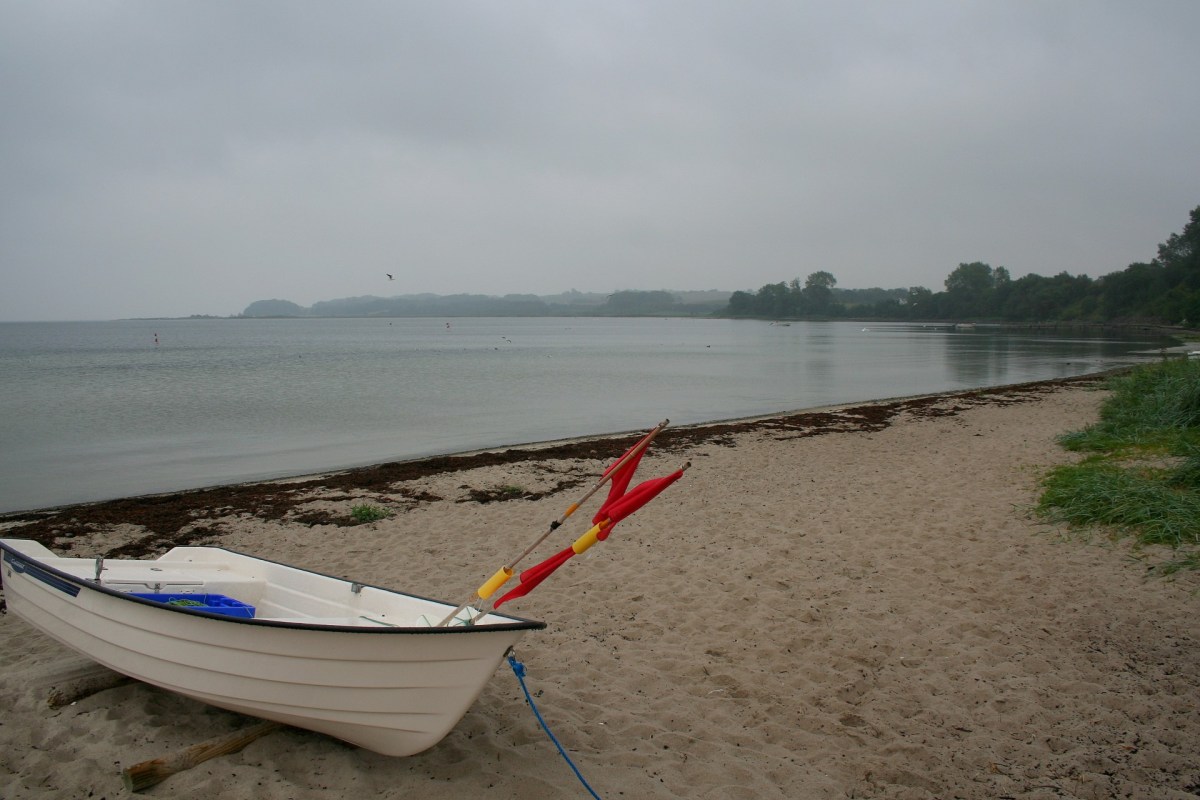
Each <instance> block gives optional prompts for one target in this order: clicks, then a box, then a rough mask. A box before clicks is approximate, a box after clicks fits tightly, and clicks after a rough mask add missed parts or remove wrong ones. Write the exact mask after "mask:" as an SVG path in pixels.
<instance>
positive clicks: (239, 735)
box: [121, 722, 283, 792]
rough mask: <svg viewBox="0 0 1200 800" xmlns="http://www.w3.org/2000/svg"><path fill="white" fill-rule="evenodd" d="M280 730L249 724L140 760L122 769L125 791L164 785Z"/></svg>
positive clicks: (269, 724)
mask: <svg viewBox="0 0 1200 800" xmlns="http://www.w3.org/2000/svg"><path fill="white" fill-rule="evenodd" d="M282 727H283V726H282V725H281V724H280V723H278V722H260V723H259V724H257V725H252V726H250V727H249V728H243V729H242V730H239V731H234V732H233V733H227V734H225V735H224V736H216V737H214V738H212V739H209V740H208V741H206V742H201V743H200V744H194V745H192V746H191V747H185V748H184V749H182V750H179V751H178V752H175V753H171V754H170V755H166V756H163V757H162V758H155V759H151V760H150V761H143V762H141V763H140V764H134V765H133V766H132V767H126V768H125V769H123V770H121V779H122V780H124V781H125V788H126V789H128V790H129V791H131V792H141V791H144V790H145V789H149V788H150V787H151V786H154V785H156V784H159V783H161V782H163V781H164V780H166V779H167V778H169V777H171V776H172V775H174V774H175V773H177V772H183V771H184V770H188V769H191V768H192V767H194V766H196V765H197V764H202V763H203V762H205V761H208V760H209V759H210V758H216V757H217V756H225V755H229V754H230V753H236V752H237V751H238V750H241V749H242V748H243V747H245V746H246V745H248V744H250V743H251V742H253V741H254V740H255V739H258V738H259V737H261V736H266V735H267V734H268V733H272V732H273V731H277V730H279V729H280V728H282Z"/></svg>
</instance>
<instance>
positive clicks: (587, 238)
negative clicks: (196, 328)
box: [0, 0, 1200, 320]
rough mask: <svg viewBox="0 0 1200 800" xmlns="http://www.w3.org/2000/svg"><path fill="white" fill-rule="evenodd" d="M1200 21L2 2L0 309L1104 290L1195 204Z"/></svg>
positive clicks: (1073, 3)
mask: <svg viewBox="0 0 1200 800" xmlns="http://www.w3.org/2000/svg"><path fill="white" fill-rule="evenodd" d="M1197 30H1200V2H1194V0H1174V1H1170V0H1139V1H1138V2H1128V0H1114V1H1113V2H1105V1H1104V0H983V1H981V2H969V1H968V0H906V1H905V2H892V0H880V1H879V2H840V1H839V2H835V1H834V0H829V2H805V1H803V0H778V1H775V0H736V1H735V0H729V1H728V2H711V1H709V0H679V1H678V2H658V1H656V0H631V1H630V2H624V1H623V0H596V1H595V2H571V1H570V0H565V1H564V0H554V1H551V0H544V1H542V2H524V1H520V0H517V1H514V0H506V1H505V2H498V1H496V0H487V1H483V2H433V1H432V0H431V1H430V2H420V3H418V2H397V1H395V0H389V2H354V3H333V2H305V1H304V0H296V1H287V2H284V1H280V2H257V1H256V0H237V1H235V0H205V1H204V2H199V1H189V0H180V1H178V2H169V1H167V0H146V1H145V2H102V1H101V0H80V1H79V2H58V1H56V0H28V1H27V2H18V1H17V0H0V277H2V287H0V319H2V320H23V319H50V320H54V319H110V318H120V317H134V316H184V315H189V314H217V315H227V314H236V313H239V312H241V311H242V310H243V309H244V308H245V307H246V306H247V305H248V304H249V303H250V302H252V301H254V300H259V299H268V298H283V299H287V300H292V301H294V302H297V303H300V304H301V305H310V304H311V303H313V302H315V301H318V300H328V299H333V298H339V297H350V296H358V295H367V294H375V295H382V296H391V295H396V294H408V293H415V292H436V293H439V294H453V293H459V292H475V293H484V294H508V293H535V294H550V293H556V292H560V291H565V290H568V289H579V290H581V291H597V292H606V293H607V292H612V291H615V290H621V289H664V288H665V289H725V290H734V289H744V290H757V289H758V288H759V287H760V286H762V285H763V284H766V283H774V282H777V281H785V280H790V279H792V278H795V277H799V278H800V279H801V280H802V281H803V279H804V277H805V276H807V275H808V274H810V273H812V272H815V271H817V270H827V271H829V272H831V273H832V274H833V275H834V276H835V277H836V278H837V280H838V285H839V286H841V287H845V288H865V287H870V286H882V287H885V288H893V287H907V286H917V285H920V286H926V287H929V288H931V289H934V290H941V289H942V288H943V281H944V280H945V278H946V276H947V275H948V274H949V273H950V272H951V271H952V270H953V269H954V268H955V267H956V266H957V265H958V264H959V263H960V262H966V261H985V262H987V263H989V264H991V265H992V266H1005V267H1007V268H1008V269H1009V271H1010V272H1011V273H1012V275H1013V277H1014V278H1017V277H1021V276H1023V275H1025V274H1028V273H1031V272H1032V273H1037V274H1040V275H1053V274H1056V273H1058V272H1062V271H1064V270H1066V271H1067V272H1070V273H1072V274H1079V273H1086V274H1088V275H1091V276H1099V275H1103V274H1106V273H1109V272H1115V271H1118V270H1121V269H1124V268H1125V267H1126V266H1127V265H1128V264H1130V263H1132V262H1135V261H1148V260H1150V259H1151V258H1153V257H1154V255H1155V252H1156V246H1157V245H1158V243H1160V242H1162V241H1163V240H1165V239H1166V238H1167V237H1168V236H1169V235H1170V234H1171V233H1174V232H1178V231H1179V230H1181V229H1182V228H1183V225H1184V224H1185V223H1186V221H1187V217H1188V212H1189V211H1190V210H1191V209H1192V208H1193V207H1195V206H1196V205H1200V146H1197V141H1200V140H1198V138H1197V137H1198V135H1200V134H1198V133H1197V132H1198V131H1200V95H1198V94H1197V90H1196V84H1195V81H1196V76H1197V75H1200V48H1197V47H1196V41H1195V33H1196V31H1197ZM386 272H390V273H392V274H394V275H395V276H396V280H395V281H394V282H389V281H388V280H387V278H386V277H385V276H384V273H386Z"/></svg>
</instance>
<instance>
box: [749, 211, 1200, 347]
mask: <svg viewBox="0 0 1200 800" xmlns="http://www.w3.org/2000/svg"><path fill="white" fill-rule="evenodd" d="M836 284H837V280H836V279H835V278H834V276H833V275H831V274H830V273H828V272H814V273H812V274H811V275H809V276H808V279H807V280H806V281H805V282H804V283H803V284H801V283H800V281H799V279H796V280H793V281H791V282H789V283H773V284H768V285H766V286H763V287H762V288H761V289H759V290H758V291H757V292H755V293H750V292H734V293H733V295H732V296H731V297H730V298H729V305H728V307H727V308H726V314H727V315H728V316H731V317H755V318H764V319H797V318H805V317H808V318H813V317H816V318H829V317H854V318H856V319H864V318H875V319H897V320H904V319H912V320H981V321H982V320H994V321H1002V322H1109V323H1111V322H1134V321H1136V322H1143V323H1151V324H1162V325H1180V326H1183V327H1197V326H1200V206H1197V207H1196V208H1194V209H1192V212H1191V217H1190V221H1189V222H1188V224H1187V225H1185V226H1184V229H1183V232H1182V233H1177V234H1171V236H1170V238H1168V239H1167V241H1166V242H1164V243H1163V244H1161V245H1159V247H1158V257H1157V258H1155V259H1154V260H1153V261H1150V262H1148V263H1136V264H1130V265H1129V266H1128V267H1126V268H1125V269H1124V270H1122V271H1121V272H1114V273H1111V274H1109V275H1104V276H1102V277H1100V278H1096V279H1092V278H1090V277H1088V276H1087V275H1069V274H1068V273H1066V272H1060V273H1059V274H1058V275H1055V276H1054V277H1051V278H1046V277H1042V276H1041V275H1026V276H1025V277H1023V278H1017V279H1016V280H1013V278H1012V276H1010V275H1009V273H1008V270H1007V269H1005V268H1004V267H995V268H993V267H991V266H989V265H988V264H984V263H982V262H979V261H976V262H972V263H970V264H959V265H958V267H957V268H956V269H955V270H954V271H953V272H951V273H950V275H949V277H947V278H946V282H945V285H946V288H945V291H942V292H934V291H931V290H929V289H926V288H925V287H923V286H914V287H912V288H910V289H907V290H904V289H899V290H890V291H886V292H885V294H887V295H888V296H886V297H882V298H880V299H877V300H870V301H865V302H864V301H863V300H864V297H863V295H862V294H861V292H862V291H863V290H856V291H850V292H845V291H843V290H839V289H836V288H834V287H835V285H836ZM867 291H870V290H867ZM877 291H885V290H877Z"/></svg>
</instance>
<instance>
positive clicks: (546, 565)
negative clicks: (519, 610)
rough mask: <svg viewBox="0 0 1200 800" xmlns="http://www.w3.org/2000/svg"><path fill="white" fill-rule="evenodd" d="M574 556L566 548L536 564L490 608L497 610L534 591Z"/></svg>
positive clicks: (570, 549) (572, 552) (570, 550)
mask: <svg viewBox="0 0 1200 800" xmlns="http://www.w3.org/2000/svg"><path fill="white" fill-rule="evenodd" d="M573 555H575V550H574V549H572V548H570V547H568V548H567V549H566V550H563V551H562V552H561V553H555V554H554V555H552V556H550V557H549V558H547V559H546V560H545V561H543V562H542V563H540V564H536V565H534V566H532V567H530V568H529V569H527V570H525V571H524V572H522V573H521V582H520V583H519V584H517V585H516V586H515V587H513V589H512V590H511V591H510V592H509V593H508V594H506V595H504V596H503V597H501V598H500V599H499V600H497V601H496V602H495V603H493V604H492V608H499V607H500V604H501V603H507V602H508V601H509V600H512V599H513V598H514V597H524V596H525V595H527V594H529V593H530V592H532V591H533V590H534V588H535V587H536V586H537V585H538V584H539V583H541V582H542V581H544V580H546V578H548V577H550V573H551V572H554V570H556V569H558V568H559V567H561V566H562V565H563V564H564V563H565V562H566V561H567V559H568V558H570V557H571V556H573Z"/></svg>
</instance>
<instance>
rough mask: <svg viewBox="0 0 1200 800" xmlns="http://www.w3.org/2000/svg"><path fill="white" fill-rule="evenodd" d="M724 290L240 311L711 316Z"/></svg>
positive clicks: (374, 301)
mask: <svg viewBox="0 0 1200 800" xmlns="http://www.w3.org/2000/svg"><path fill="white" fill-rule="evenodd" d="M729 296H730V292H721V291H701V292H669V291H649V292H646V291H624V292H615V293H613V294H609V295H604V294H592V293H585V292H577V291H571V292H566V293H564V294H559V295H546V296H541V297H539V296H538V295H532V294H509V295H504V296H503V297H494V296H491V295H482V294H454V295H436V294H417V295H402V296H399V297H374V296H366V297H347V298H343V299H340V300H323V301H321V302H319V303H313V305H312V307H311V308H304V307H303V306H299V305H297V304H295V303H293V302H291V301H289V300H258V301H256V302H254V303H251V304H250V305H249V306H248V307H247V308H246V310H245V311H243V312H242V316H243V317H552V316H589V317H604V316H614V317H615V316H712V315H714V314H718V313H721V312H723V311H724V310H725V306H726V305H727V304H728V302H729Z"/></svg>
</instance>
